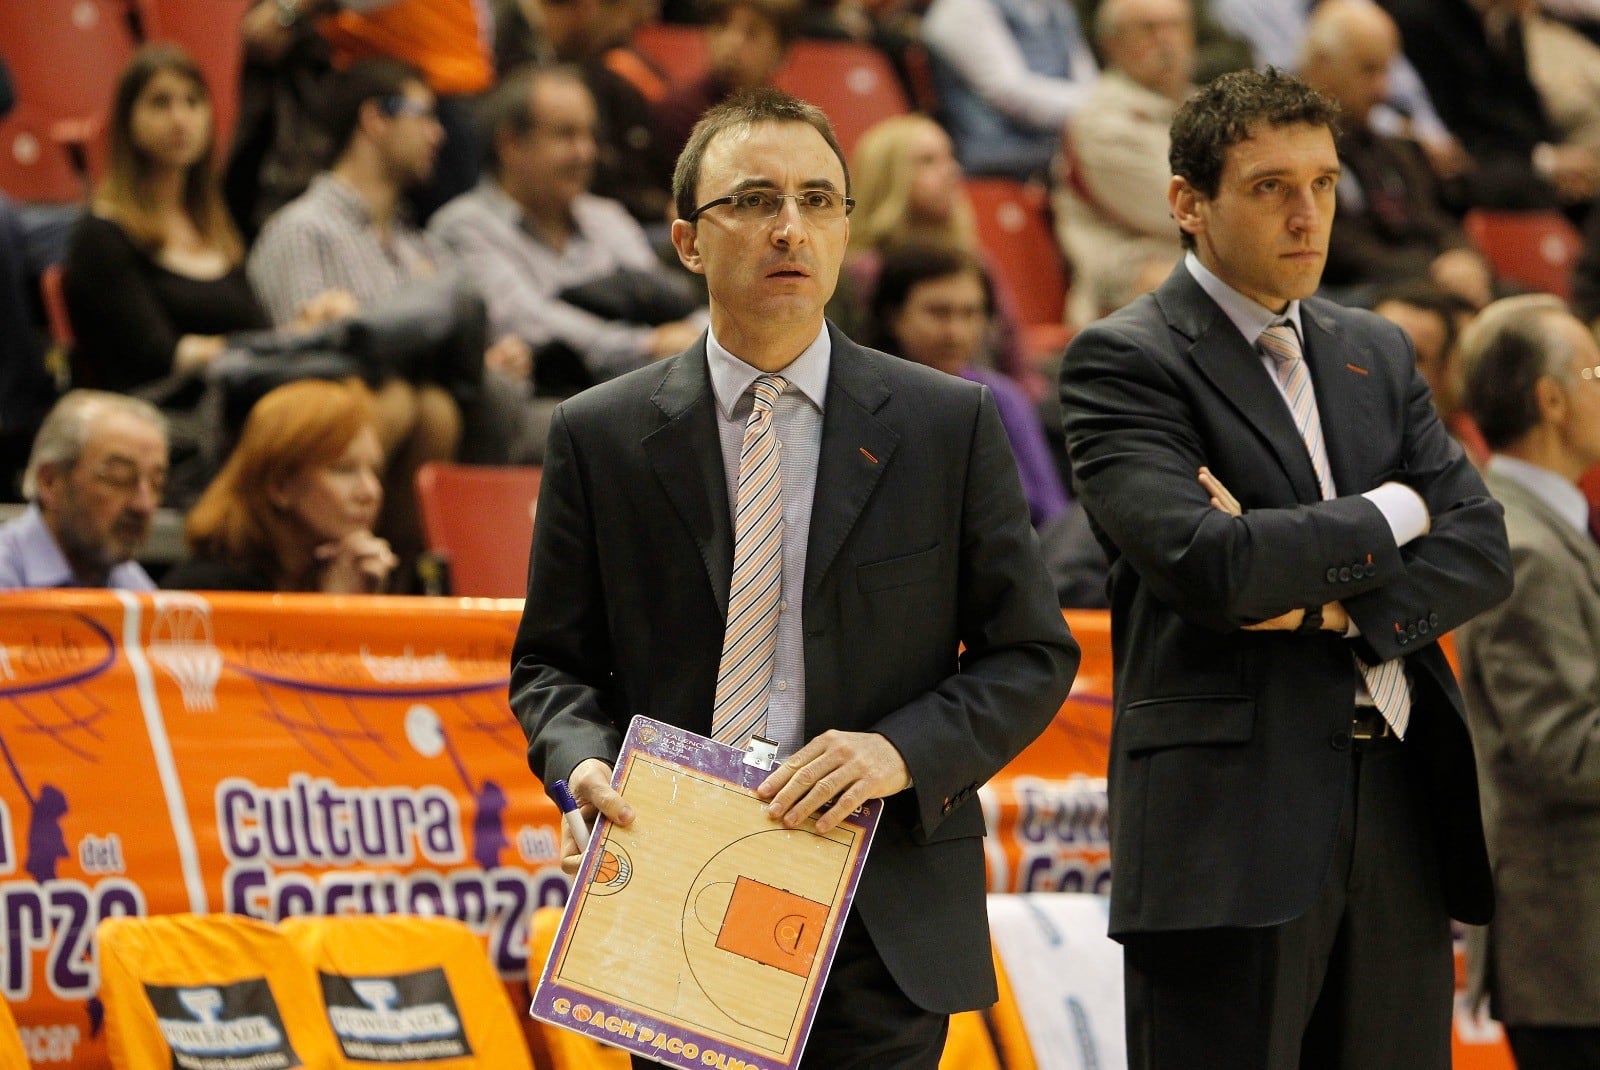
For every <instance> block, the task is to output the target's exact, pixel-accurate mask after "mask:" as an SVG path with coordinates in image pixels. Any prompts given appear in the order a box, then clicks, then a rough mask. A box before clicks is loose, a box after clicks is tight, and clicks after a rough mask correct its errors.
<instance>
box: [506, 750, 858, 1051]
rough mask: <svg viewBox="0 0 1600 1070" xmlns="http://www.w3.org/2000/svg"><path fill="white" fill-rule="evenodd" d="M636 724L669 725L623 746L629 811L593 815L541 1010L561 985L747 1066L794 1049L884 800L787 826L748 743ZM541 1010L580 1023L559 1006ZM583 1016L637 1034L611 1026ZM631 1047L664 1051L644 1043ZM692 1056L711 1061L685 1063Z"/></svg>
mask: <svg viewBox="0 0 1600 1070" xmlns="http://www.w3.org/2000/svg"><path fill="white" fill-rule="evenodd" d="M641 724H642V725H645V726H654V727H646V728H645V730H644V733H643V734H644V735H646V736H649V735H651V734H652V733H656V732H659V733H662V735H657V736H656V738H655V739H654V740H650V741H648V742H646V743H644V744H643V745H642V746H641V747H639V748H637V749H632V750H631V751H630V750H629V749H628V748H625V749H624V755H623V757H622V759H621V760H620V761H619V765H618V774H617V786H618V790H619V791H620V792H621V793H622V795H623V796H624V797H625V798H626V799H627V800H628V801H629V802H630V803H631V804H632V805H633V808H634V812H635V815H636V817H635V820H634V823H633V825H631V826H630V827H628V828H626V829H623V828H618V827H616V826H615V825H612V824H610V823H609V822H602V823H601V825H600V826H599V827H598V828H597V829H596V831H595V838H594V840H593V841H592V842H591V844H590V847H589V850H588V851H587V852H586V854H585V858H584V863H583V865H582V867H581V868H580V870H579V873H578V877H577V879H576V880H575V882H574V886H573V897H572V902H571V903H570V904H569V906H568V909H567V914H566V917H565V918H564V919H563V922H562V928H561V931H560V933H559V934H558V936H557V938H556V942H555V945H554V948H553V950H552V953H551V956H550V960H549V962H548V963H547V964H546V967H545V976H544V980H543V981H541V983H540V990H539V993H538V995H537V996H536V999H535V1005H534V1014H535V1016H536V1017H541V1018H545V1017H547V1014H548V1013H549V1012H550V1011H551V1010H552V1009H554V997H555V996H556V995H558V994H564V995H565V997H566V999H567V1000H569V1001H571V1000H574V999H584V1000H586V1001H587V1004H586V1005H593V1006H595V1007H604V1008H606V1010H605V1013H606V1014H613V1015H617V1016H620V1017H621V1018H622V1019H626V1020H632V1021H634V1022H636V1023H650V1026H651V1027H650V1028H649V1029H643V1030H640V1032H643V1033H657V1034H659V1033H661V1032H663V1031H666V1032H671V1033H674V1034H675V1035H679V1036H681V1037H691V1038H693V1039H694V1040H695V1041H696V1042H697V1043H698V1045H699V1046H700V1047H702V1048H705V1047H708V1046H716V1047H722V1048H726V1050H727V1051H728V1052H729V1053H730V1054H731V1055H733V1056H734V1057H736V1058H740V1059H744V1060H746V1061H748V1062H749V1065H751V1066H774V1067H781V1066H787V1065H792V1064H793V1063H794V1062H797V1061H798V1059H799V1055H800V1049H801V1046H802V1044H803V1038H804V1033H805V1031H806V1030H807V1028H808V1027H809V1023H810V1017H811V1014H812V1013H813V1011H814V1008H815V1003H816V997H817V996H818V995H819V994H820V992H821V987H822V982H823V980H824V979H825V978H826V973H827V967H828V965H829V962H830V961H831V958H832V953H833V949H834V947H835V946H836V945H837V941H838V926H839V925H840V924H841V923H842V920H843V918H844V913H845V910H846V909H847V908H848V904H849V900H850V897H851V895H852V894H853V892H854V885H855V881H856V878H857V876H858V875H859V873H860V867H861V864H862V863H863V862H864V860H865V855H866V850H867V847H868V846H869V844H870V841H871V835H872V830H873V828H874V827H875V821H876V815H877V808H876V807H874V808H873V809H871V810H870V811H868V812H866V813H862V814H858V815H857V817H855V818H852V819H851V820H848V821H845V822H843V823H842V824H840V825H839V827H837V828H835V829H833V830H831V831H829V832H828V833H827V834H825V835H823V834H818V833H817V831H816V829H815V826H814V825H813V824H811V823H809V822H808V823H807V824H806V825H805V826H802V827H801V828H799V829H786V828H784V827H783V826H782V825H779V824H777V823H776V822H774V821H773V820H772V819H771V818H770V817H768V816H767V813H766V807H765V804H764V803H762V802H761V801H760V800H759V799H758V798H756V796H755V793H754V790H753V789H754V786H755V785H756V784H759V783H760V782H761V780H762V779H764V778H765V776H766V772H765V771H764V770H759V769H752V768H750V767H749V766H744V765H742V764H741V761H740V759H741V758H742V755H741V754H740V752H738V751H736V750H733V749H732V748H729V747H724V746H723V745H721V744H718V743H714V742H712V741H710V740H704V739H701V738H700V737H693V736H687V734H685V733H678V732H677V731H676V730H674V729H671V728H668V727H667V726H664V725H656V723H655V722H647V721H644V720H643V719H639V720H636V722H635V726H634V729H633V730H631V731H630V733H629V739H630V741H632V740H634V739H635V738H636V736H637V735H639V734H640V726H641ZM667 733H671V734H672V737H671V738H666V737H665V734H667ZM678 737H683V738H682V739H680V738H678ZM684 739H686V740H688V741H691V742H688V743H684V741H683V740H684ZM663 742H664V743H665V744H666V745H665V746H661V747H660V748H659V750H658V749H657V748H652V746H651V743H657V744H661V743H663ZM660 751H667V752H675V753H661V752H660ZM719 766H720V768H719ZM541 1004H545V1005H546V1013H541V1011H540V1008H541ZM547 1020H551V1021H554V1022H556V1024H558V1025H563V1026H567V1027H569V1028H574V1027H575V1028H580V1029H583V1025H582V1023H579V1024H577V1025H575V1023H574V1021H573V1020H572V1019H571V1018H570V1017H567V1018H563V1017H562V1016H560V1015H559V1013H557V1014H556V1015H555V1016H553V1017H548V1018H547ZM599 1020H601V1021H604V1016H603V1015H602V1016H601V1018H600V1019H599ZM584 1031H589V1032H593V1033H594V1034H595V1035H600V1036H603V1039H605V1040H607V1041H608V1042H610V1043H613V1044H619V1045H622V1046H624V1047H628V1046H630V1045H629V1038H628V1037H627V1036H625V1035H624V1036H620V1037H619V1036H618V1035H616V1032H617V1030H615V1029H612V1030H610V1031H609V1032H608V1033H605V1034H602V1033H600V1032H598V1031H596V1030H593V1029H587V1030H584ZM657 1043H659V1042H657ZM632 1050H635V1051H639V1052H641V1053H643V1054H648V1055H650V1056H651V1057H652V1058H656V1059H663V1058H665V1056H664V1055H663V1053H662V1052H661V1050H659V1048H652V1047H651V1046H650V1045H649V1044H644V1045H643V1046H637V1045H635V1046H633V1047H632ZM669 1054H670V1053H669ZM757 1060H759V1061H757ZM691 1064H693V1065H701V1064H700V1063H699V1062H697V1061H695V1060H694V1059H693V1058H692V1057H691V1058H689V1059H686V1060H685V1061H684V1062H683V1063H682V1065H691ZM669 1065H671V1064H670V1063H669Z"/></svg>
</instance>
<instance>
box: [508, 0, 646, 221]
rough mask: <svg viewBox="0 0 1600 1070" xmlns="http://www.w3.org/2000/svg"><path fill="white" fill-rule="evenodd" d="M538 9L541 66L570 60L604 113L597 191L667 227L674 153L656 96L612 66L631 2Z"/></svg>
mask: <svg viewBox="0 0 1600 1070" xmlns="http://www.w3.org/2000/svg"><path fill="white" fill-rule="evenodd" d="M535 2H536V4H537V7H538V12H539V27H538V33H539V40H538V49H537V53H536V59H537V61H538V62H539V63H540V65H542V66H549V65H552V64H557V63H570V64H574V65H576V66H577V67H579V68H580V69H581V70H582V71H583V77H584V81H586V82H587V83H588V85H589V92H591V93H592V94H594V101H595V107H596V108H597V109H598V110H599V124H598V127H597V131H598V137H597V144H598V152H597V155H596V158H595V176H594V183H593V187H594V190H593V191H594V192H595V193H596V194H598V195H600V196H602V197H609V198H611V199H612V200H615V201H621V202H622V203H623V204H624V205H626V206H627V209H628V211H629V212H631V213H632V214H633V217H634V218H635V219H637V220H638V221H639V222H640V223H642V224H644V225H645V226H655V227H657V228H663V227H664V224H665V223H666V220H667V212H668V207H669V205H670V204H671V202H672V194H671V192H670V190H669V189H668V186H669V184H670V181H671V179H670V177H669V176H670V175H671V173H672V162H671V156H670V154H669V153H668V152H667V150H666V148H665V147H664V146H663V145H662V143H661V136H660V131H659V130H658V129H657V128H656V125H655V115H654V112H653V111H652V109H651V105H650V101H649V98H647V97H646V96H645V95H644V93H642V92H641V91H640V89H639V87H638V86H637V85H635V84H634V82H633V81H632V79H630V78H629V77H628V75H627V74H626V73H619V72H618V71H616V70H614V69H613V68H612V67H611V66H609V65H608V64H607V63H606V56H607V54H608V53H609V52H610V51H611V50H612V49H613V48H615V47H616V46H618V45H620V44H622V43H623V41H624V40H625V39H626V36H627V33H628V32H629V30H628V29H626V28H627V27H630V26H631V24H632V20H631V19H627V18H619V17H618V14H617V12H618V9H619V7H621V8H622V10H624V11H628V10H631V9H630V8H628V7H627V4H628V0H535Z"/></svg>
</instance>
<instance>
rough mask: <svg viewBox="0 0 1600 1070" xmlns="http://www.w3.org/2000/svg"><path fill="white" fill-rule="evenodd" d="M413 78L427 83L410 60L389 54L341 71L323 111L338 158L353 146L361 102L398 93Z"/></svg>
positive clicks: (393, 95) (358, 125) (403, 90)
mask: <svg viewBox="0 0 1600 1070" xmlns="http://www.w3.org/2000/svg"><path fill="white" fill-rule="evenodd" d="M412 82H417V83H420V84H422V85H427V84H428V83H427V79H425V78H423V77H422V72H421V71H420V70H418V69H417V68H416V67H413V66H412V65H411V64H409V63H403V62H401V61H400V60H397V59H389V58H387V57H383V58H378V59H364V60H361V61H360V62H359V63H357V64H355V65H354V66H353V67H351V68H350V69H349V70H347V71H345V72H344V73H343V74H341V75H339V76H338V77H337V78H336V79H335V80H334V83H333V88H332V89H331V90H330V91H329V93H328V103H327V106H326V108H325V109H324V111H323V115H324V117H325V118H326V119H327V124H328V137H329V139H330V144H332V145H333V146H334V149H333V158H334V159H335V160H337V159H338V158H339V157H341V156H343V155H344V154H345V153H346V152H347V151H349V148H350V141H351V139H352V138H354V137H355V136H356V129H357V128H358V127H360V125H361V106H362V105H363V104H365V103H366V102H367V101H369V100H387V99H389V98H390V97H398V96H400V95H402V94H403V93H404V92H405V91H406V86H407V85H409V84H411V83H412Z"/></svg>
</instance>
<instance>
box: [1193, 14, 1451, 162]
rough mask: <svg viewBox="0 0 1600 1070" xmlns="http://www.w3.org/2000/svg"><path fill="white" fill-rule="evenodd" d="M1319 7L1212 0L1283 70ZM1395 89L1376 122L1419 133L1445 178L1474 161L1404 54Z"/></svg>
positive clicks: (1229, 23)
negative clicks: (1435, 105)
mask: <svg viewBox="0 0 1600 1070" xmlns="http://www.w3.org/2000/svg"><path fill="white" fill-rule="evenodd" d="M1318 2H1320V0H1318ZM1368 2H1370V0H1368ZM1315 7H1316V3H1315V2H1307V0H1212V9H1213V10H1214V11H1215V13H1216V17H1217V20H1218V21H1219V22H1221V23H1222V24H1223V25H1224V26H1225V27H1227V28H1228V29H1229V30H1230V31H1232V32H1234V33H1237V34H1239V35H1240V36H1242V37H1244V38H1246V39H1247V40H1249V41H1250V43H1251V47H1252V49H1253V50H1254V52H1255V62H1256V65H1257V66H1261V67H1266V66H1273V67H1277V68H1279V69H1281V70H1294V69H1295V65H1296V63H1298V62H1299V58H1300V46H1301V43H1302V42H1303V41H1304V40H1305V36H1306V24H1307V22H1308V21H1309V20H1310V17H1311V12H1312V11H1313V10H1314V9H1315ZM1200 81H1201V82H1204V81H1206V79H1203V78H1202V79H1200ZM1389 92H1390V96H1389V99H1388V100H1387V101H1385V103H1384V104H1383V105H1382V106H1380V107H1379V108H1378V110H1377V111H1376V112H1375V113H1374V115H1373V123H1374V125H1375V126H1377V127H1378V129H1380V130H1382V131H1383V132H1384V133H1387V134H1404V135H1406V136H1409V137H1415V138H1416V139H1417V141H1418V142H1420V143H1421V144H1422V146H1423V147H1424V149H1425V150H1426V152H1427V154H1428V162H1429V163H1430V164H1432V165H1433V167H1434V169H1435V171H1436V172H1437V174H1438V176H1439V177H1440V179H1447V178H1455V177H1457V176H1458V175H1460V173H1461V172H1462V170H1463V169H1465V168H1466V167H1468V166H1469V165H1470V162H1471V161H1470V160H1469V159H1468V157H1467V155H1466V152H1465V150H1463V149H1462V147H1461V143H1460V141H1458V140H1457V139H1456V138H1455V136H1454V135H1453V134H1451V132H1450V131H1449V130H1448V129H1446V128H1445V125H1444V121H1443V120H1442V119H1440V118H1439V113H1438V111H1436V110H1435V109H1434V106H1433V101H1432V100H1430V99H1429V98H1428V91H1427V89H1426V87H1424V86H1423V84H1422V79H1421V78H1420V77H1419V76H1418V75H1417V71H1416V68H1414V67H1412V66H1411V64H1410V62H1409V61H1407V59H1406V58H1405V57H1404V56H1399V57H1396V59H1395V61H1394V63H1393V64H1392V65H1391V67H1390V69H1389Z"/></svg>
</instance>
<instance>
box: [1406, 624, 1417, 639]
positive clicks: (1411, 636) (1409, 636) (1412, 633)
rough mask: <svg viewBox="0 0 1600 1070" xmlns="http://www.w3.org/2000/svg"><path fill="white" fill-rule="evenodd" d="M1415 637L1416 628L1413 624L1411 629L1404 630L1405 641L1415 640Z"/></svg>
mask: <svg viewBox="0 0 1600 1070" xmlns="http://www.w3.org/2000/svg"><path fill="white" fill-rule="evenodd" d="M1416 637H1417V626H1416V625H1415V624H1413V625H1412V626H1411V627H1409V628H1407V629H1406V638H1407V639H1415V638H1416Z"/></svg>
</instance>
